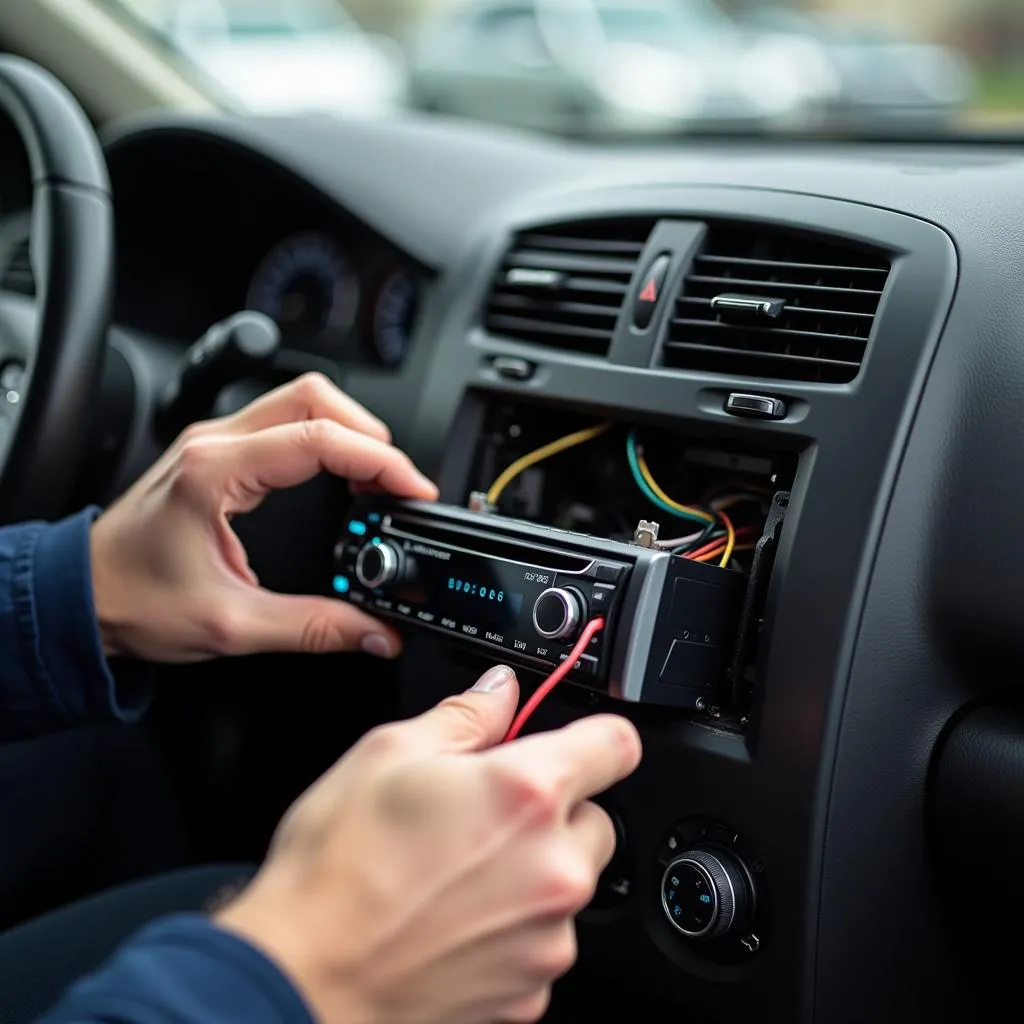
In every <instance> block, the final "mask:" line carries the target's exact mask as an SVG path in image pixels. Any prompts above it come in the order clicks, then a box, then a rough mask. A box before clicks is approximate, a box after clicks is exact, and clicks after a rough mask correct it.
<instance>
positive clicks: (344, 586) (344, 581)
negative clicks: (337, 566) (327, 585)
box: [334, 576, 352, 594]
mask: <svg viewBox="0 0 1024 1024" xmlns="http://www.w3.org/2000/svg"><path fill="white" fill-rule="evenodd" d="M351 586H352V584H351V583H349V579H348V577H347V576H335V577H334V589H335V592H336V593H339V594H347V593H348V591H349V588H350V587H351Z"/></svg>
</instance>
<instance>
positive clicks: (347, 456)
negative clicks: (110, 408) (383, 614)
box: [90, 374, 437, 662]
mask: <svg viewBox="0 0 1024 1024" xmlns="http://www.w3.org/2000/svg"><path fill="white" fill-rule="evenodd" d="M390 441H391V436H390V433H389V431H388V429H387V427H385V426H384V424H383V423H381V422H380V421H379V420H378V419H377V418H376V417H375V416H372V415H371V414H370V413H369V412H367V411H366V410H365V409H364V408H363V407H362V406H360V405H359V404H358V403H356V402H355V401H353V400H352V399H351V398H349V397H348V396H347V395H345V394H343V393H342V392H341V391H339V390H338V389H337V388H336V387H335V386H334V385H333V384H331V383H330V382H329V381H328V380H327V378H325V377H322V376H320V375H318V374H309V375H307V376H304V377H301V378H299V379H298V380H296V381H294V382H293V383H291V384H288V385H286V386H284V387H282V388H278V389H277V390H276V391H273V392H271V393H270V394H268V395H265V396H263V397H262V398H260V399H258V400H257V401H255V402H253V403H252V404H251V405H249V406H247V407H246V408H245V409H242V410H241V411H240V412H238V413H236V414H234V415H232V416H227V417H224V418H223V419H219V420H214V421H211V422H207V423H199V424H196V425H195V426H192V427H189V429H188V430H186V431H185V432H184V433H183V434H182V435H181V437H179V438H178V440H177V441H175V443H174V444H173V445H172V446H171V447H170V448H169V449H168V450H167V452H166V453H165V454H164V455H163V456H162V457H161V458H160V459H159V460H158V461H157V462H156V463H155V464H154V465H153V466H152V468H151V469H150V470H149V471H148V472H147V473H146V474H145V475H144V476H142V477H141V478H140V479H139V480H138V482H136V483H135V485H134V486H133V487H132V488H131V489H130V490H129V491H127V492H126V493H125V495H124V496H123V497H122V498H121V499H120V500H119V501H118V502H117V503H116V504H114V505H112V506H111V507H110V508H109V509H108V510H107V511H106V512H104V513H103V515H101V516H100V517H99V519H97V521H96V522H95V523H94V524H93V527H92V535H91V542H90V547H91V556H92V573H93V594H94V600H95V607H96V618H97V620H98V622H99V625H100V634H101V636H102V638H103V646H104V650H105V652H106V653H107V654H108V655H119V654H130V655H134V656H135V657H139V658H144V659H146V660H149V661H166V662H192V661H201V660H204V659H207V658H211V657H215V656H217V655H231V654H239V655H240V654H254V653H258V652H263V651H303V652H308V653H324V652H327V651H342V650H352V649H362V650H364V651H367V652H368V653H371V654H375V655H378V656H381V657H393V656H394V655H396V654H397V653H398V652H399V650H400V646H401V645H400V641H399V638H398V635H397V634H396V633H395V632H394V631H393V630H391V629H389V628H387V627H385V626H384V625H383V624H381V623H380V622H378V621H377V620H375V619H372V618H370V617H369V616H367V615H366V614H364V613H363V612H361V611H359V610H358V609H356V608H354V607H353V606H351V605H349V604H347V603H344V602H341V601H335V600H332V599H330V598H326V597H296V596H290V595H288V596H285V595H280V594H274V593H271V592H270V591H268V590H264V589H263V588H261V587H260V585H259V581H258V580H257V579H256V576H255V574H254V573H253V571H252V569H251V568H250V567H249V561H248V558H247V556H246V553H245V549H244V548H243V547H242V543H241V541H240V540H239V539H238V537H237V535H236V534H235V532H234V530H232V528H231V519H232V517H233V516H236V515H242V514H244V513H246V512H251V511H252V510H253V509H255V508H256V507H257V506H258V505H259V504H260V503H261V502H262V501H263V499H264V498H265V497H266V496H267V495H268V494H269V493H270V492H271V491H273V490H279V489H283V488H287V487H294V486H296V485H297V484H300V483H303V482H304V481H306V480H308V479H310V478H311V477H313V476H315V475H316V474H317V473H319V472H320V471H321V470H326V471H327V472H330V473H334V474H336V475H338V476H342V477H346V478H348V479H349V480H351V481H352V482H353V486H354V487H357V488H362V489H366V488H379V489H381V490H384V491H388V492H390V493H392V494H395V495H398V496H400V497H408V498H426V499H433V498H436V497H437V489H436V488H435V487H434V485H433V484H432V483H431V482H430V481H429V480H427V479H426V478H425V477H424V476H422V475H421V474H420V473H419V471H418V470H417V469H416V468H415V467H414V466H413V464H412V463H411V462H410V461H409V459H408V457H407V456H406V455H404V454H403V453H402V452H400V451H399V450H398V449H397V448H394V447H392V445H391V444H390Z"/></svg>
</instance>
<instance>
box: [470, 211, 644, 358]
mask: <svg viewBox="0 0 1024 1024" xmlns="http://www.w3.org/2000/svg"><path fill="white" fill-rule="evenodd" d="M653 227H654V222H653V221H651V220H607V221H599V222H583V223H575V224H562V225H557V226H551V227H544V228H538V229H536V230H533V231H525V232H523V233H521V234H520V235H518V236H517V237H516V238H515V240H514V242H513V244H512V247H511V248H510V249H509V250H508V252H507V253H506V254H505V258H504V260H502V263H501V267H500V268H499V270H498V274H497V277H496V278H495V280H494V283H493V285H492V286H491V292H490V295H489V296H488V299H487V308H486V313H485V316H484V326H485V327H486V328H487V330H488V331H490V332H491V333H492V334H495V335H500V336H502V337H505V338H516V339H518V340H520V341H526V342H532V343H533V344H536V345H546V346H549V347H551V348H560V349H570V350H573V351H576V352H587V353H590V354H591V355H600V356H603V355H607V354H608V348H609V346H610V345H611V340H612V335H613V334H614V332H615V324H616V321H617V320H618V318H619V313H620V312H621V310H622V307H623V304H624V303H625V300H626V294H627V292H628V291H629V285H630V282H631V280H632V278H633V272H634V271H635V270H636V265H637V262H638V261H639V259H640V255H641V253H642V252H643V250H644V245H645V244H646V242H647V238H648V236H649V235H650V233H651V231H652V229H653Z"/></svg>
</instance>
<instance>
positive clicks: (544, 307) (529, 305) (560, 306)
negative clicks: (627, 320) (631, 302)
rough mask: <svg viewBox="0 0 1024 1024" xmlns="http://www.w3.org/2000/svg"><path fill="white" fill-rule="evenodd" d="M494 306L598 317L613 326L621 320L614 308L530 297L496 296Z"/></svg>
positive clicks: (553, 314)
mask: <svg viewBox="0 0 1024 1024" xmlns="http://www.w3.org/2000/svg"><path fill="white" fill-rule="evenodd" d="M491 304H492V305H493V306H501V307H502V308H503V309H527V310H531V311H532V312H534V313H544V314H546V315H551V316H559V315H563V314H564V315H572V314H574V313H578V314H579V315H581V316H596V317H600V318H601V319H603V320H608V319H610V320H611V322H612V326H614V325H615V321H616V320H617V319H618V318H619V311H618V309H616V308H615V307H613V306H601V305H597V304H596V303H592V302H562V301H561V300H558V299H555V300H544V299H541V298H539V297H536V298H534V297H532V296H528V295H495V296H494V298H493V299H491Z"/></svg>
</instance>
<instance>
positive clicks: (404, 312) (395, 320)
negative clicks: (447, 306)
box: [373, 270, 417, 366]
mask: <svg viewBox="0 0 1024 1024" xmlns="http://www.w3.org/2000/svg"><path fill="white" fill-rule="evenodd" d="M416 299H417V286H416V280H415V278H413V277H412V275H411V274H408V273H407V272H405V271H404V270H399V271H396V272H395V273H393V274H391V276H390V277H388V278H387V280H386V281H385V282H384V284H383V285H382V287H381V289H380V292H379V294H378V296H377V302H376V305H375V306H374V311H373V351H374V354H375V355H376V357H377V359H378V360H379V361H380V362H381V363H383V364H384V365H385V366H398V365H399V364H400V363H401V362H402V361H403V360H404V359H405V356H406V353H407V352H408V351H409V333H410V331H411V330H412V321H413V317H414V316H415V314H416Z"/></svg>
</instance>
